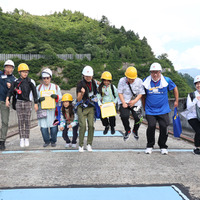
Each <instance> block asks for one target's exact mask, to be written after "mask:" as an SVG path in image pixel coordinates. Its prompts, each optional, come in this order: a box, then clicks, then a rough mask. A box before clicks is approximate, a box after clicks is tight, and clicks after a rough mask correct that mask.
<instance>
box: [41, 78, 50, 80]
mask: <svg viewBox="0 0 200 200" xmlns="http://www.w3.org/2000/svg"><path fill="white" fill-rule="evenodd" d="M42 79H47V80H49V79H50V77H43V78H42Z"/></svg>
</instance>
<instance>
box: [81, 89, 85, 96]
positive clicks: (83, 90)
mask: <svg viewBox="0 0 200 200" xmlns="http://www.w3.org/2000/svg"><path fill="white" fill-rule="evenodd" d="M84 93H85V88H83V87H82V88H81V94H82V95H84Z"/></svg>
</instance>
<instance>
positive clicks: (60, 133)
mask: <svg viewBox="0 0 200 200" xmlns="http://www.w3.org/2000/svg"><path fill="white" fill-rule="evenodd" d="M87 135H88V132H87V131H86V132H85V136H87ZM68 136H69V137H72V131H68ZM94 136H97V137H116V136H123V135H122V134H121V132H119V131H115V134H114V135H111V133H110V131H108V133H107V134H106V135H104V134H103V131H94ZM58 137H62V131H59V132H58Z"/></svg>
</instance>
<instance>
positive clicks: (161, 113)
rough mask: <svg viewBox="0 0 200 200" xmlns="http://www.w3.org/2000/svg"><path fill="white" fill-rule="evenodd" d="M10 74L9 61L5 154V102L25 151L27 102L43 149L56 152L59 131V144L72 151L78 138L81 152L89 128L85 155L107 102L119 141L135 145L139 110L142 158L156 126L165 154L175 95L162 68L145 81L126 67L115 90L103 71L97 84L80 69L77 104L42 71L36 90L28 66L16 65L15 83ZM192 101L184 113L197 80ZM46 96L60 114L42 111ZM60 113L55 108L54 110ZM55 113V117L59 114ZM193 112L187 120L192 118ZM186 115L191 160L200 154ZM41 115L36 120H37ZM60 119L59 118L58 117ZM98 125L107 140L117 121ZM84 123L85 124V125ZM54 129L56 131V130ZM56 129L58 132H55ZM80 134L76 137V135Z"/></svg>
mask: <svg viewBox="0 0 200 200" xmlns="http://www.w3.org/2000/svg"><path fill="white" fill-rule="evenodd" d="M14 68H15V65H14V62H13V61H12V60H7V61H6V62H5V64H4V70H3V71H1V72H0V108H1V121H2V128H1V133H0V149H1V150H4V149H5V141H6V136H7V131H8V121H9V112H10V102H11V99H12V106H13V108H14V109H16V112H17V116H18V126H19V135H20V146H21V147H28V146H29V135H30V116H31V110H32V102H34V109H35V111H36V112H37V113H38V116H40V117H38V124H39V126H40V130H41V133H42V137H43V140H44V144H43V147H47V146H48V145H50V144H51V146H52V147H55V146H56V142H57V133H58V130H59V129H60V131H62V136H63V139H64V140H65V141H66V145H65V147H66V148H68V147H72V148H76V143H77V138H78V137H79V152H84V151H85V149H84V137H85V132H86V129H87V127H88V136H87V145H86V149H87V151H92V143H93V136H94V122H95V112H96V109H97V104H98V106H99V107H100V108H102V106H103V105H104V104H105V103H109V102H112V103H114V105H118V107H119V112H120V118H121V121H122V124H123V126H124V130H125V133H124V135H123V139H124V141H127V140H128V139H129V137H130V134H131V133H132V134H133V136H134V138H135V139H136V140H138V139H139V134H138V129H139V127H140V124H141V122H142V120H143V116H142V107H143V109H144V111H145V115H146V119H147V122H148V127H147V130H146V136H147V146H146V150H145V153H146V154H151V153H152V150H153V147H154V145H155V129H156V123H157V122H158V124H159V131H160V134H159V138H158V145H159V147H160V150H161V154H163V155H165V154H168V150H167V149H168V146H167V145H166V142H167V138H168V131H167V127H168V125H169V115H168V113H169V112H170V111H171V110H170V107H169V103H168V91H170V90H173V92H174V96H175V102H174V107H178V98H179V94H178V89H177V86H176V85H175V83H174V82H173V81H172V80H171V79H170V78H168V77H165V76H163V75H162V67H161V65H160V64H159V63H153V64H151V66H150V75H149V76H148V77H146V78H145V79H144V80H141V79H140V78H138V75H137V69H136V68H135V67H133V66H130V67H128V68H127V69H126V71H125V77H122V78H121V79H120V80H119V83H118V87H117V88H116V87H115V86H114V85H113V84H112V74H111V73H110V72H108V71H105V72H103V73H102V75H101V82H99V81H97V80H94V79H93V76H94V71H93V68H92V67H91V66H85V67H84V68H83V71H82V80H81V81H79V82H78V84H77V88H76V94H77V96H76V99H75V101H74V100H73V97H72V95H71V94H69V93H65V94H63V96H62V94H61V90H60V87H59V86H58V85H56V84H54V83H52V82H51V78H52V71H51V70H50V69H49V68H46V69H44V70H43V71H42V74H41V76H42V83H41V84H39V85H38V86H37V87H36V85H35V82H34V80H32V79H30V78H29V77H28V74H29V66H28V65H27V64H25V63H21V64H20V65H19V66H18V72H19V76H20V77H19V78H18V79H17V78H15V77H14V76H13V74H12V73H13V70H14ZM194 83H195V86H196V89H197V90H196V91H195V97H194V100H191V99H189V98H190V96H189V95H188V100H187V106H188V110H191V109H193V107H194V105H195V104H197V103H198V101H200V76H199V79H198V81H197V79H195V82H194ZM45 91H51V94H50V96H48V98H51V100H52V99H53V102H54V101H55V104H58V105H59V102H61V106H60V109H57V107H56V106H54V107H53V108H51V109H45V108H43V107H42V104H43V103H44V102H45V101H46V100H47V97H46V96H44V95H43V92H45ZM58 108H59V106H58ZM58 112H60V113H59V114H58ZM191 112H192V114H191ZM191 112H190V111H189V112H188V113H189V114H188V121H189V123H190V125H191V126H192V128H193V129H194V131H195V149H194V153H195V154H200V150H199V147H200V131H199V130H200V129H199V128H200V122H199V121H198V119H197V116H196V115H195V111H194V110H192V111H191ZM39 113H40V114H39ZM130 114H132V115H133V118H134V126H133V127H132V128H131V126H130V123H129V117H130ZM58 116H60V117H58ZM100 119H101V121H102V125H103V126H104V127H105V128H104V131H103V134H104V135H106V134H107V133H108V131H109V129H110V132H111V134H115V126H116V117H115V116H113V115H112V116H108V117H105V118H103V117H102V116H101V117H100ZM86 122H87V124H86ZM58 124H59V125H60V126H58ZM58 127H59V128H58ZM69 129H72V133H73V137H72V141H71V140H70V138H69V136H68V131H69ZM78 129H79V134H78Z"/></svg>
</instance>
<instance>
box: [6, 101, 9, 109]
mask: <svg viewBox="0 0 200 200" xmlns="http://www.w3.org/2000/svg"><path fill="white" fill-rule="evenodd" d="M6 107H8V108H9V107H10V101H8V100H7V99H6Z"/></svg>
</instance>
